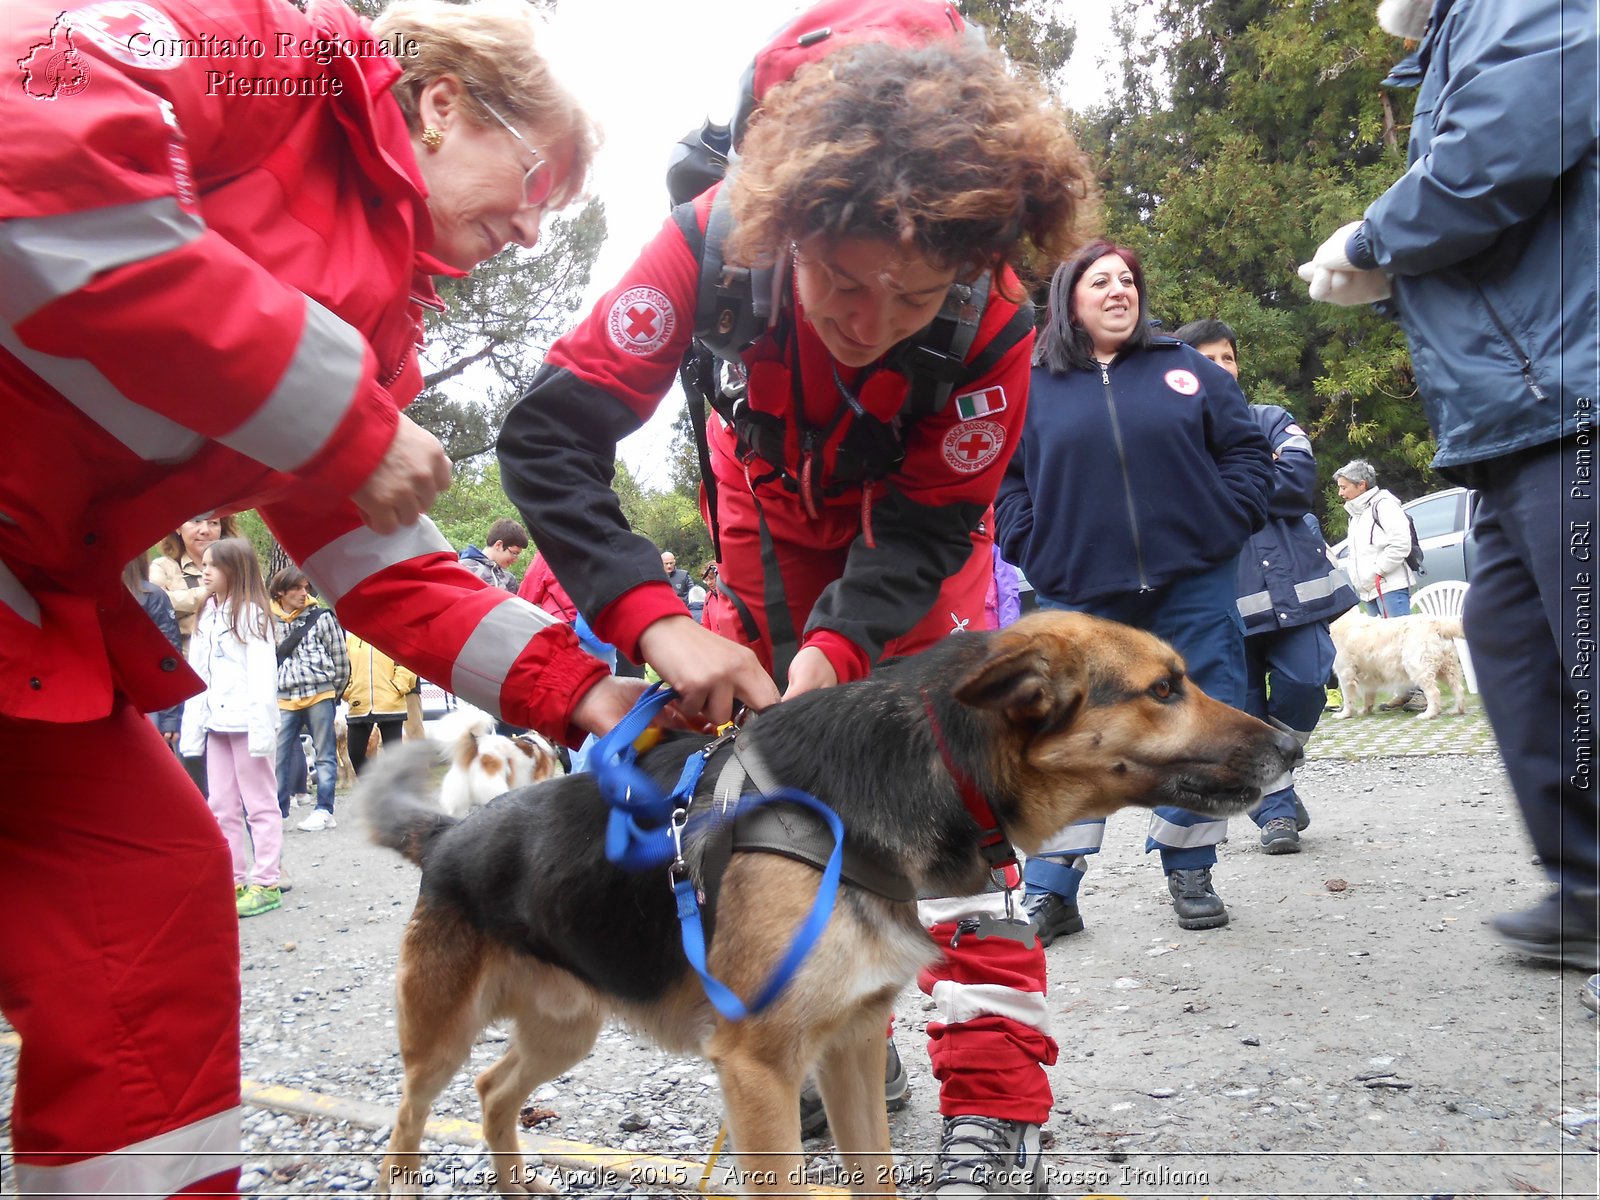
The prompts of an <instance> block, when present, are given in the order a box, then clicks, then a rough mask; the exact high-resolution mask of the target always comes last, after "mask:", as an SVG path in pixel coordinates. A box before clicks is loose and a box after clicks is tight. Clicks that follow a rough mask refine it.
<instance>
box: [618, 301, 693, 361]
mask: <svg viewBox="0 0 1600 1200" xmlns="http://www.w3.org/2000/svg"><path fill="white" fill-rule="evenodd" d="M677 324H678V318H677V314H676V313H674V312H673V311H672V301H671V300H668V299H667V297H666V294H665V293H663V292H661V291H660V290H659V289H657V288H653V287H634V288H629V289H628V290H627V291H625V292H623V293H622V295H620V296H618V297H617V298H616V300H615V301H614V302H613V303H612V305H611V312H610V314H609V315H608V316H607V317H606V331H607V332H608V333H609V334H610V335H611V341H612V343H613V344H614V345H615V346H616V347H617V349H619V350H625V351H627V352H628V353H629V354H637V355H639V356H640V357H643V356H645V355H647V354H654V353H655V352H656V351H657V350H659V349H661V347H663V346H665V345H666V344H667V342H668V341H669V340H670V339H671V337H672V331H673V329H674V328H675V327H676V326H677Z"/></svg>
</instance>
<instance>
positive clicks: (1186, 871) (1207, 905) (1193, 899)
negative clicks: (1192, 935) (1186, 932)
mask: <svg viewBox="0 0 1600 1200" xmlns="http://www.w3.org/2000/svg"><path fill="white" fill-rule="evenodd" d="M1167 891H1168V892H1170V893H1171V894H1172V908H1173V911H1174V912H1176V913H1177V914H1178V925H1179V926H1180V927H1181V928H1184V929H1220V928H1221V927H1222V926H1224V925H1226V924H1227V923H1228V910H1227V908H1226V907H1225V906H1224V905H1223V903H1222V897H1221V896H1219V895H1217V893H1216V889H1214V888H1213V887H1212V886H1211V868H1210V867H1189V868H1180V869H1179V870H1176V871H1169V872H1168V873H1167Z"/></svg>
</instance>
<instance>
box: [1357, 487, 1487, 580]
mask: <svg viewBox="0 0 1600 1200" xmlns="http://www.w3.org/2000/svg"><path fill="white" fill-rule="evenodd" d="M1400 507H1401V508H1403V509H1405V512H1406V515H1407V516H1408V517H1410V518H1411V523H1412V524H1413V525H1415V526H1416V527H1417V541H1418V542H1419V543H1420V544H1421V546H1422V570H1420V571H1418V572H1417V574H1418V575H1419V576H1421V578H1420V579H1419V581H1418V583H1417V586H1418V587H1426V586H1427V585H1428V584H1430V583H1439V582H1441V581H1442V580H1446V579H1459V580H1462V581H1463V582H1465V583H1470V582H1472V570H1473V568H1474V567H1475V566H1477V563H1478V542H1477V539H1476V538H1474V537H1473V536H1472V524H1473V521H1474V520H1475V519H1476V518H1477V515H1478V493H1477V492H1476V491H1474V490H1473V489H1471V488H1461V487H1454V488H1445V489H1444V491H1442V492H1429V493H1428V494H1427V495H1426V496H1418V497H1417V498H1416V499H1415V500H1412V501H1409V502H1408V503H1406V504H1402V505H1401V506H1400ZM1328 549H1329V551H1330V552H1331V553H1332V554H1333V556H1334V558H1335V559H1337V560H1338V562H1339V564H1340V565H1341V566H1342V565H1343V564H1344V560H1345V558H1346V557H1347V556H1348V555H1349V553H1350V547H1349V545H1348V539H1347V540H1346V541H1342V542H1338V543H1337V544H1335V545H1333V546H1330V547H1328Z"/></svg>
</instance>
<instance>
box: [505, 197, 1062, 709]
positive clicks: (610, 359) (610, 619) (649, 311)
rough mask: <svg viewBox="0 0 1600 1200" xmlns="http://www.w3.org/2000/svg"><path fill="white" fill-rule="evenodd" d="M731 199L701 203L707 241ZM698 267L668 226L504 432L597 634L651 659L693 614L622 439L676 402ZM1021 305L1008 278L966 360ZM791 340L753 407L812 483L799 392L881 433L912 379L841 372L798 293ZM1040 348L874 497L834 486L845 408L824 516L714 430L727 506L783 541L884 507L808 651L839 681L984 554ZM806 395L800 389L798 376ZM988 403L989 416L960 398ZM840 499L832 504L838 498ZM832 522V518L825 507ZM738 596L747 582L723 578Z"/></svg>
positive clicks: (835, 431) (1023, 345) (846, 423)
mask: <svg viewBox="0 0 1600 1200" xmlns="http://www.w3.org/2000/svg"><path fill="white" fill-rule="evenodd" d="M714 196H715V189H713V190H712V191H708V192H707V193H706V194H705V195H703V196H701V197H700V198H699V199H698V200H697V201H696V202H695V205H696V210H697V214H698V217H699V221H700V227H701V229H702V230H703V229H704V228H705V223H706V216H707V213H708V212H709V210H710V207H711V203H712V199H713V198H714ZM699 276H700V264H699V261H698V260H697V258H696V256H695V252H694V250H693V249H692V248H691V247H690V245H689V243H688V241H687V240H686V238H685V236H684V234H683V231H682V230H681V229H680V228H679V226H678V224H677V223H676V221H674V220H671V219H669V220H668V221H667V222H666V224H665V225H664V226H663V227H662V230H661V232H660V233H659V234H657V236H656V237H655V239H654V240H653V241H652V242H651V243H650V244H649V245H648V246H647V247H646V248H645V250H644V253H643V254H642V255H641V256H640V258H639V259H638V261H637V262H635V263H634V265H633V266H632V267H631V268H630V269H629V270H628V272H627V274H626V275H624V277H623V279H622V281H621V282H620V283H618V284H617V286H616V287H614V288H612V289H611V291H610V292H608V293H607V294H606V295H605V296H604V297H603V298H602V299H601V300H600V302H599V303H598V304H597V305H596V306H595V307H594V309H593V311H591V312H590V313H589V315H588V317H587V318H585V320H584V321H583V323H582V324H581V325H579V326H578V327H577V328H576V329H574V330H573V331H572V332H571V333H568V334H567V335H566V336H564V337H562V338H561V339H560V340H559V341H557V342H556V344H555V345H554V346H552V347H551V349H550V353H549V355H548V356H547V357H546V359H545V363H544V365H543V366H542V367H541V368H540V370H539V374H538V376H537V377H536V378H535V381H534V386H533V388H532V389H531V391H530V392H529V394H528V395H527V396H525V397H524V398H523V400H522V401H521V403H519V404H518V405H517V407H516V408H514V409H513V410H512V412H511V414H510V415H509V416H508V417H507V419H506V423H505V426H504V428H503V429H502V430H501V434H500V443H499V448H500V465H501V481H502V484H503V486H504V487H505V490H506V495H507V496H509V497H510V498H511V499H512V501H513V502H514V503H515V504H516V505H517V508H518V509H519V510H520V511H521V512H522V514H523V516H524V517H525V518H526V519H527V520H528V522H529V526H528V527H529V532H530V533H532V534H533V536H534V539H535V540H536V541H537V542H538V544H539V547H540V549H541V550H542V551H543V552H544V553H545V555H546V556H547V557H549V558H550V560H551V563H552V565H553V566H554V568H555V569H556V571H557V573H558V574H559V575H560V577H561V580H562V582H563V583H564V584H566V586H567V589H568V591H569V592H571V593H572V597H573V599H574V600H576V601H577V604H578V607H579V608H580V609H581V610H582V611H583V612H584V613H585V614H586V615H589V616H590V619H591V623H592V624H593V625H594V627H595V630H596V632H597V633H598V634H599V635H600V636H601V637H602V638H604V639H605V640H606V641H608V642H614V643H616V644H617V645H618V646H619V647H620V648H621V649H622V651H623V652H624V653H625V654H627V655H628V656H629V657H630V658H634V659H637V658H638V654H639V646H638V639H639V635H640V634H641V633H643V632H644V630H645V628H646V627H647V626H648V625H649V624H650V623H651V622H653V621H656V620H658V619H660V618H662V617H665V616H670V615H681V614H682V612H683V603H682V601H680V600H679V599H678V597H677V596H676V595H675V594H674V592H673V590H672V588H671V586H670V585H669V584H668V583H667V582H666V580H665V579H664V578H663V576H662V574H661V560H660V556H659V553H658V552H657V551H656V549H655V548H654V547H653V546H651V545H650V544H649V542H648V541H646V540H645V539H644V538H641V537H638V536H637V535H635V534H633V533H631V532H630V531H629V530H628V527H627V524H626V521H625V520H624V519H623V516H622V511H621V507H620V505H619V504H618V503H617V500H616V497H615V496H614V495H612V494H611V492H610V491H609V488H608V486H607V485H608V483H609V480H610V478H611V473H612V466H613V462H614V457H615V447H616V443H617V442H618V441H620V440H621V439H622V438H623V437H625V436H626V435H627V434H630V433H632V432H633V431H634V430H636V429H638V428H639V427H640V426H641V425H642V424H644V422H645V421H646V420H648V419H649V417H650V415H651V414H652V413H653V412H654V411H655V409H656V406H657V405H658V404H659V403H660V402H661V400H662V398H663V397H664V396H665V395H666V393H667V391H668V390H669V389H670V388H671V386H672V383H673V380H674V377H675V374H676V371H677V369H678V364H679V362H680V360H681V359H682V357H683V353H684V351H685V350H686V349H687V348H688V345H689V341H690V339H691V337H692V336H693V333H694V322H695V307H696V299H697V291H698V287H699ZM1002 292H1009V293H1010V294H1012V295H1020V294H1021V292H1022V288H1021V285H1020V284H1019V283H1018V282H1017V280H1016V279H1015V277H1013V276H1011V274H1010V272H1009V271H1008V272H1007V273H1006V279H1005V280H1004V281H1003V283H1002V284H1001V286H997V287H995V288H994V289H993V292H992V293H991V295H990V299H989V303H988V306H987V307H986V309H985V310H984V315H983V320H982V323H981V324H980V326H979V329H978V332H977V336H976V338H975V340H974V343H973V350H972V353H971V354H970V355H969V356H968V360H967V361H968V362H972V361H973V360H974V359H975V358H977V357H978V356H979V355H981V354H982V353H983V351H984V350H985V349H986V348H987V347H988V345H989V342H990V340H991V339H992V338H994V337H995V335H996V333H997V332H998V331H999V330H1000V329H1001V328H1002V327H1003V326H1005V325H1006V323H1007V322H1008V321H1009V320H1010V319H1011V317H1012V316H1013V315H1014V314H1015V313H1016V310H1017V307H1018V305H1017V303H1016V302H1013V301H1010V300H1007V299H1005V297H1004V295H1002ZM785 303H786V317H785V321H784V322H780V328H779V332H780V333H785V332H792V336H788V337H787V338H786V339H785V338H783V337H780V336H775V335H774V334H767V335H764V336H763V337H761V338H760V339H758V340H757V341H756V343H755V344H754V345H753V346H751V347H750V348H749V349H748V350H747V351H745V353H744V355H743V357H744V361H745V363H746V365H747V367H748V369H749V403H750V406H751V408H752V409H754V410H756V411H759V412H768V413H771V414H773V415H775V416H778V417H780V418H782V419H784V420H785V421H786V422H787V436H786V439H785V447H786V449H785V463H784V466H785V468H786V470H787V471H788V473H789V475H790V477H791V480H797V479H799V478H800V477H801V475H802V472H803V471H804V469H805V465H804V461H803V459H804V451H803V447H802V446H801V444H800V441H799V438H798V435H797V425H796V423H795V422H794V421H793V419H792V404H793V396H794V394H795V393H796V392H798V393H799V394H800V395H801V396H802V398H803V401H802V402H803V406H804V418H805V420H806V422H807V423H808V424H810V425H812V426H813V427H817V428H826V427H827V426H828V425H829V424H830V422H832V420H833V418H834V415H835V413H836V412H837V410H838V409H840V408H841V407H843V406H844V403H845V402H844V401H843V399H842V398H841V396H840V394H839V390H838V388H837V387H836V385H835V383H834V372H835V369H836V368H837V371H838V374H839V377H840V379H841V380H842V382H843V383H844V384H845V385H846V386H848V387H851V388H853V389H855V390H857V391H859V396H858V401H859V402H860V404H861V405H862V406H863V407H864V408H865V409H866V410H867V411H868V412H870V413H871V414H872V415H874V416H876V417H878V418H879V419H880V420H884V421H887V420H890V419H891V418H892V417H893V416H894V415H895V414H896V413H898V412H899V411H900V408H901V405H902V404H903V402H904V399H905V394H906V388H907V380H906V377H905V376H903V375H901V374H899V373H897V372H895V371H892V370H881V371H877V372H876V373H872V374H870V376H868V375H866V374H865V373H863V372H858V371H853V370H851V369H849V368H846V367H843V366H839V365H838V364H835V363H834V361H833V358H832V356H831V355H830V354H829V353H828V351H827V349H826V348H825V347H824V346H823V345H822V343H821V341H820V340H819V339H818V338H817V337H816V335H815V333H814V332H813V331H812V329H811V326H810V324H809V323H808V322H807V321H806V319H805V314H804V312H803V311H800V309H799V298H798V296H797V295H795V294H794V291H793V288H792V287H789V288H787V289H786V291H785ZM1032 347H1033V335H1032V333H1029V334H1028V335H1027V336H1026V337H1024V338H1023V339H1022V340H1021V341H1019V342H1017V343H1016V344H1015V345H1014V346H1012V347H1011V349H1010V350H1008V351H1007V352H1006V353H1005V354H1003V355H1002V356H1001V357H1000V358H999V360H998V362H996V363H995V365H994V366H993V367H992V368H991V369H990V370H988V371H987V372H985V373H984V374H983V375H982V376H981V377H980V378H979V379H976V380H973V381H970V382H967V383H963V384H962V385H961V386H960V387H959V388H958V389H957V393H958V395H954V396H952V397H951V400H950V402H949V403H948V404H946V405H945V407H944V409H943V411H942V412H939V413H936V414H933V415H930V416H927V417H924V418H922V419H921V420H919V421H917V422H916V424H915V425H914V426H913V427H912V429H911V431H910V433H909V435H908V436H907V438H906V441H905V448H906V457H905V460H904V461H903V462H902V463H901V464H900V466H899V467H898V468H896V469H895V471H894V472H893V473H892V474H890V475H889V476H888V477H887V478H885V479H884V480H882V481H880V482H879V483H878V484H877V485H875V486H874V488H873V490H872V491H871V493H870V494H869V495H867V496H866V497H863V488H862V486H861V485H860V484H849V483H843V482H841V481H840V480H839V479H837V478H836V477H835V476H834V473H833V468H834V465H835V455H836V453H837V452H838V450H839V447H840V446H841V444H842V443H843V442H844V440H845V439H846V438H847V437H848V436H849V433H850V431H851V428H852V424H853V422H854V418H853V417H852V416H851V415H850V414H849V413H848V412H847V413H846V414H845V415H844V417H843V418H842V419H841V420H839V422H838V423H837V424H836V425H834V426H833V428H832V431H831V432H830V433H829V434H828V436H827V437H826V438H825V439H822V441H821V443H820V445H819V446H818V447H817V449H816V452H815V461H814V462H813V464H812V468H811V470H810V471H809V472H806V474H807V475H808V477H809V478H812V479H814V480H815V481H817V488H816V492H817V495H816V496H815V497H814V500H813V505H814V506H815V507H817V508H818V512H817V514H816V515H814V514H813V513H812V512H808V510H807V505H806V504H805V503H803V502H802V500H801V498H800V497H799V496H798V494H797V493H796V491H795V490H793V488H792V487H791V486H788V485H786V484H785V482H784V481H781V480H777V479H771V478H763V477H770V476H771V475H772V474H773V472H771V471H770V469H769V468H768V467H767V465H766V464H765V463H764V462H762V461H760V460H757V461H756V462H755V463H754V464H753V469H752V472H751V476H749V477H747V475H746V473H745V470H744V468H743V466H742V465H741V464H740V463H739V461H738V452H737V444H736V440H735V437H734V434H733V432H732V431H731V430H730V429H729V428H727V427H726V426H725V425H724V424H723V423H722V422H721V421H720V420H718V419H715V418H713V419H712V420H710V421H709V423H708V436H709V440H710V442H711V452H712V453H711V458H712V469H713V470H714V471H715V472H716V476H717V483H718V488H719V495H729V494H730V493H731V492H742V493H745V494H748V493H749V492H750V489H751V487H752V484H751V483H750V482H749V479H750V478H754V480H755V482H754V485H753V486H754V490H755V495H756V496H757V497H759V499H760V503H761V507H762V511H763V512H764V513H765V514H766V517H767V520H768V521H769V522H770V523H771V525H772V529H773V535H774V536H775V537H777V538H779V539H782V540H785V541H788V542H790V543H791V544H793V543H798V544H801V545H807V544H819V543H820V541H821V540H823V539H825V538H827V537H829V536H831V535H829V534H824V533H823V532H822V526H823V525H824V524H826V525H828V526H829V527H831V528H837V526H838V525H839V520H836V519H829V518H837V517H839V516H840V510H846V511H847V512H848V511H849V510H853V511H854V512H857V513H859V512H861V511H863V509H868V508H869V509H870V511H871V518H870V519H871V526H872V537H871V538H868V537H866V536H865V530H864V523H863V522H860V521H859V520H858V521H856V523H855V524H854V525H852V526H851V529H850V537H851V538H853V539H854V540H853V541H852V542H851V544H850V548H849V559H848V565H847V566H846V568H845V572H844V576H843V578H842V579H841V580H840V581H839V583H838V584H837V585H836V586H834V587H831V588H829V589H828V591H827V593H826V594H825V595H824V596H823V598H822V600H821V601H819V603H818V606H817V608H815V609H814V610H813V612H812V614H811V620H810V621H809V622H808V624H807V628H806V630H805V632H804V634H803V636H802V642H801V644H802V645H805V646H809V645H815V646H818V647H819V648H820V649H821V650H822V651H823V653H824V654H826V655H827V657H828V660H829V662H830V664H831V665H832V666H833V667H834V669H835V671H836V672H837V673H838V675H839V678H840V680H841V681H843V680H848V679H855V678H859V677H860V676H862V675H864V674H865V673H866V671H867V670H868V669H869V668H870V666H871V664H872V663H873V662H874V661H876V659H877V657H878V655H879V654H880V653H881V651H882V647H883V645H884V643H885V642H888V641H890V640H891V639H893V638H895V637H898V636H901V635H903V634H904V633H906V632H907V631H908V630H910V629H911V628H912V627H913V626H914V625H915V624H916V623H917V622H918V621H919V620H920V619H921V618H922V617H923V615H924V614H925V613H926V612H927V611H928V609H929V607H930V606H931V605H932V603H933V601H934V599H935V597H936V596H937V595H938V592H939V588H940V586H941V585H942V584H943V582H944V581H945V579H946V578H947V577H948V576H950V575H953V574H954V573H955V572H956V571H957V570H958V569H959V568H960V567H961V565H962V564H963V563H965V562H966V560H967V558H968V557H969V556H970V554H971V553H972V545H971V542H970V534H971V533H972V531H973V530H974V529H975V528H977V527H978V524H979V522H980V520H981V519H982V517H983V513H984V510H985V509H986V508H988V506H989V505H990V504H991V503H992V502H993V500H994V496H995V492H996V491H997V490H998V488H999V486H1000V480H1001V478H1002V476H1003V475H1004V473H1005V467H1006V463H1007V462H1008V461H1010V458H1011V455H1012V452H1013V451H1014V450H1015V449H1016V441H1017V437H1018V435H1019V434H1020V433H1021V430H1022V421H1023V415H1024V412H1025V410H1026V407H1027V394H1028V374H1029V361H1030V356H1031V352H1032ZM797 370H798V372H799V386H798V387H796V388H791V380H792V379H793V374H794V372H795V371H797ZM962 396H969V397H972V396H977V397H981V402H980V403H978V404H977V405H976V408H977V412H978V413H979V414H980V415H976V416H964V415H963V412H964V411H965V412H968V413H970V412H972V411H973V410H972V408H971V407H970V406H966V407H964V406H963V405H961V404H960V403H958V401H959V400H960V398H961V397H962ZM825 492H831V493H832V494H831V495H829V494H824V493H825ZM823 509H825V510H826V511H821V510H823ZM725 582H726V583H727V584H728V585H729V586H730V587H733V588H735V589H736V590H737V589H738V588H740V587H743V586H748V581H742V580H734V579H725Z"/></svg>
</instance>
